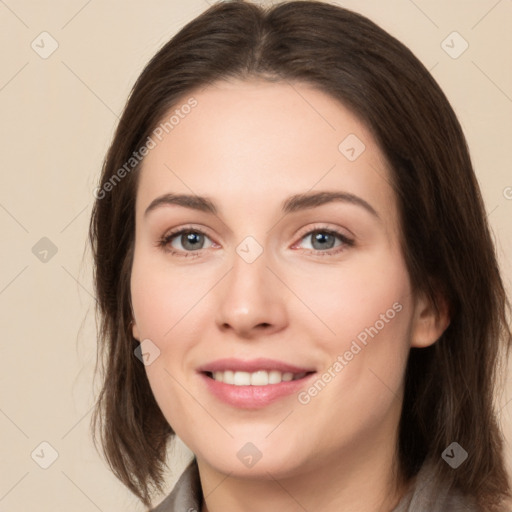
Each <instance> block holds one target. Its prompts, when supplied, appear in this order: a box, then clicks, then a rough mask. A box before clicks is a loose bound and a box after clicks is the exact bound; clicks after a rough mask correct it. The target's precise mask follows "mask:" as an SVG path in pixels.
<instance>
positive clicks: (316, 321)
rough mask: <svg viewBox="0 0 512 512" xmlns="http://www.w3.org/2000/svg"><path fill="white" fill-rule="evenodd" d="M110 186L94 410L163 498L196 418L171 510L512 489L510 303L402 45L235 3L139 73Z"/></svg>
mask: <svg viewBox="0 0 512 512" xmlns="http://www.w3.org/2000/svg"><path fill="white" fill-rule="evenodd" d="M95 195H96V203H95V206H94V211H93V216H92V219H91V227H90V239H91V243H92V247H93V252H94V261H95V283H96V291H97V297H98V303H99V312H100V318H101V330H100V341H101V346H102V348H103V350H104V356H105V372H104V385H103V388H102V391H101V395H100V397H99V399H98V404H97V409H96V414H95V422H96V424H98V425H99V427H100V435H101V440H102V444H103V448H104V452H105V454H106V457H107V460H108V462H109V464H110V465H111V467H112V469H113V471H114V472H115V474H116V475H117V476H118V477H119V478H120V479H121V481H123V483H125V484H126V485H127V486H128V487H129V488H130V489H131V490H132V491H133V492H134V493H135V494H136V495H137V496H138V497H139V498H140V499H141V500H142V502H143V503H144V504H145V505H146V506H148V507H151V502H152V499H151V498H152V492H153V490H155V489H156V490H161V488H162V484H163V481H162V480H163V471H164V468H165V461H166V448H167V443H168V441H169V440H171V439H172V437H173V436H174V434H176V435H178V436H179V437H180V438H181V439H182V440H183V441H184V442H185V444H186V445H187V446H188V447H189V448H190V449H191V450H192V452H193V453H194V460H193V461H192V462H191V463H190V465H189V467H188V468H187V470H186V471H185V473H184V474H183V475H182V477H181V479H180V481H179V482H178V484H177V485H176V487H175V488H174V490H173V492H172V493H171V494H170V495H169V496H168V497H167V499H166V500H164V502H162V503H161V504H160V505H159V506H158V507H157V508H156V509H155V510H156V511H158V512H163V511H173V510H180V511H181V510H198V511H199V510H201V511H203V512H204V511H209V512H216V511H221V510H222V511H224V512H225V511H230V510H254V511H257V510H290V511H292V510H293V511H295V510H309V511H312V510H324V511H331V510H332V511H334V510H336V511H339V510H357V511H376V510H379V511H394V512H404V511H415V512H416V511H429V512H430V511H433V510H436V511H444V510H450V511H454V510H473V511H476V510H482V511H489V512H491V511H498V510H504V506H505V503H506V500H507V499H508V498H510V497H511V489H510V482H509V480H508V477H507V474H506V470H505V466H504V460H503V439H502V435H501V432H500V430H499V425H498V421H497V415H496V411H495V409H494V407H493V397H494V392H495V386H496V380H497V376H498V372H499V370H500V366H499V363H500V362H503V361H504V360H505V359H504V356H505V355H506V354H507V352H508V348H509V347H510V344H511V332H510V329H509V327H508V325H507V322H506V312H507V308H508V302H507V298H506V295H505V292H504V289H503V285H502V280H501V278H500V273H499V269H498V265H497V262H496V258H495V254H494V249H493V245H492V241H491V238H490V235H489V229H488V226H487V222H486V215H485V210H484V206H483V202H482V198H481V195H480V192H479V188H478V184H477V181H476V178H475V175H474V172H473V170H472V166H471V162H470V158H469V155H468V150H467V148H466V143H465V139H464V135H463V133H462V131H461V128H460V125H459V123H458V121H457V119H456V117H455V115H454V113H453V110H452V109H451V107H450V105H449V103H448V101H447V99H446V98H445V96H444V94H443V93H442V92H441V90H440V89H439V87H438V85H437V84H436V83H435V81H434V80H433V78H432V77H431V76H430V74H429V73H428V72H427V71H426V69H425V68H424V67H423V65H422V64H421V63H420V62H419V61H418V60H417V59H416V58H415V57H414V56H413V55H412V54H411V52H410V51H409V50H408V49H407V48H405V47H404V46H403V45H402V44H401V43H399V42H398V41H397V40H395V39H394V38H393V37H391V36H390V35H389V34H387V33H386V32H384V31H383V30H382V29H380V28H379V27H377V26H376V25H375V24H374V23H372V22H371V21H369V20H368V19H366V18H364V17H362V16H360V15H358V14H355V13H353V12H350V11H347V10H345V9H342V8H340V7H337V6H333V5H328V4H326V3H322V2H307V1H306V2H286V3H283V4H280V5H277V6H275V7H272V8H269V9H263V8H262V7H260V6H257V5H254V4H251V3H249V2H243V1H241V2H231V3H222V4H218V5H215V6H213V7H211V8H210V9H208V10H207V11H206V12H205V13H203V14H202V15H200V16H199V17H198V18H196V19H195V20H193V21H192V22H190V23H189V24H188V25H187V26H186V27H185V28H183V29H182V30H181V31H180V32H179V33H178V34H177V35H176V36H175V37H173V38H172V40H171V41H170V42H169V43H167V44H166V45H165V46H164V47H163V48H162V49H161V50H160V51H159V52H158V53H157V55H156V56H155V57H154V58H153V59H152V60H151V62H150V63H149V64H148V65H147V66H146V68H145V69H144V71H143V73H142V74H141V76H140V77H139V79H138V80H137V82H136V84H135V86H134V88H133V91H132V93H131V96H130V99H129V101H128V103H127V105H126V108H125V110H124V113H123V115H122V118H121V121H120V124H119V127H118V130H117V132H116V135H115V137H114V141H113V143H112V146H111V148H110V150H109V152H108V155H107V157H106V160H105V164H104V168H103V173H102V176H101V180H100V184H99V186H98V188H97V190H96V193H95ZM501 356H503V357H501Z"/></svg>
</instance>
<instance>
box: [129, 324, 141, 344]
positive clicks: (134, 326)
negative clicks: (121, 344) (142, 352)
mask: <svg viewBox="0 0 512 512" xmlns="http://www.w3.org/2000/svg"><path fill="white" fill-rule="evenodd" d="M131 326H132V336H133V337H134V338H135V339H136V340H137V341H140V333H139V328H138V327H137V324H136V323H135V322H134V321H132V322H131Z"/></svg>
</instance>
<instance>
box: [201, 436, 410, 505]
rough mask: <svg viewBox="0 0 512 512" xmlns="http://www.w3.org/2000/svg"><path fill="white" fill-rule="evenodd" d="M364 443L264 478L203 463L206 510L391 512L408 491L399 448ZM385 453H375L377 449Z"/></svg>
mask: <svg viewBox="0 0 512 512" xmlns="http://www.w3.org/2000/svg"><path fill="white" fill-rule="evenodd" d="M389 445H392V443H388V445H387V446H386V444H385V443H384V446H383V443H382V442H381V440H380V441H376V442H374V443H368V442H367V443H365V446H362V447H360V448H359V449H356V450H353V451H352V453H347V452H345V453H336V454H334V455H333V456H331V457H327V458H326V457H322V459H321V460H317V461H316V464H315V463H313V464H311V465H310V466H309V467H307V468H304V467H302V468H301V471H300V472H299V471H297V472H292V473H290V474H288V475H286V476H280V475H278V474H274V475H273V474H271V472H270V471H269V472H266V476H262V477H261V478H259V479H247V478H237V477H236V476H234V475H231V476H226V475H224V474H222V473H220V472H217V471H215V470H214V468H212V467H211V466H209V465H208V464H206V463H205V461H201V460H199V459H198V467H199V473H200V477H201V485H202V488H203V495H204V496H205V501H204V502H203V508H202V512H237V511H239V510H244V511H246V512H261V511H266V510H279V511H281V512H297V511H299V510H300V511H302V510H304V511H306V510H322V512H339V511H340V510H350V511H351V512H390V511H392V510H393V508H395V507H396V505H397V504H398V502H399V501H400V499H401V498H402V496H403V495H404V494H405V492H406V490H407V486H406V483H405V482H404V480H403V478H402V477H401V475H400V474H399V472H398V470H397V468H396V467H397V462H396V461H397V459H396V450H395V448H396V444H395V446H391V447H390V446H389ZM379 449H380V450H382V453H376V452H375V450H379Z"/></svg>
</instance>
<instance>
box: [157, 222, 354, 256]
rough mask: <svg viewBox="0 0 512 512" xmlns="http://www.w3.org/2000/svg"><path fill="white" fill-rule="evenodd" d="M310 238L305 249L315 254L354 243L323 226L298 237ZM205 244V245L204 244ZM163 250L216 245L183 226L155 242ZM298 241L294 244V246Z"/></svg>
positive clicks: (195, 250)
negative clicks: (308, 244) (308, 245)
mask: <svg viewBox="0 0 512 512" xmlns="http://www.w3.org/2000/svg"><path fill="white" fill-rule="evenodd" d="M308 239H309V240H310V247H306V248H305V249H306V250H307V251H308V252H312V253H313V254H315V255H320V256H329V255H330V256H333V255H335V254H338V253H339V252H341V251H343V250H345V249H346V248H347V247H352V246H353V245H354V240H351V239H350V238H348V237H346V236H345V235H344V234H342V233H340V232H338V231H336V230H333V229H325V228H316V229H313V230H311V231H309V232H307V233H306V234H305V235H303V236H302V237H301V238H300V242H302V241H304V240H308ZM205 244H206V245H205ZM157 245H158V246H159V247H161V248H162V249H163V250H164V251H166V252H168V253H170V254H173V255H176V256H183V257H191V256H192V257H195V256H199V255H200V254H201V251H202V250H203V249H208V248H210V247H213V246H217V247H218V245H217V244H215V243H214V242H212V240H211V239H210V238H209V237H208V236H207V234H206V233H204V232H203V231H202V230H201V229H197V228H194V229H192V228H190V227H185V228H181V229H179V230H178V231H173V232H171V233H168V234H166V235H164V236H163V237H162V238H161V239H160V240H159V241H158V244H157ZM297 245H300V243H297V244H294V246H293V247H294V248H295V247H296V246H297Z"/></svg>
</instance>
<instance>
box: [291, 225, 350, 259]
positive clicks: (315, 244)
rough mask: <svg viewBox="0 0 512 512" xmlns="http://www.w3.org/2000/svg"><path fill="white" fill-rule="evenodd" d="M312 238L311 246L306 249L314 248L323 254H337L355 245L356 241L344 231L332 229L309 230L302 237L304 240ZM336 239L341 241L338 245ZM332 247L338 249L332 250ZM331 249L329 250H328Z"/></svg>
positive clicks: (316, 251) (313, 249)
mask: <svg viewBox="0 0 512 512" xmlns="http://www.w3.org/2000/svg"><path fill="white" fill-rule="evenodd" d="M308 239H309V240H311V243H310V246H311V247H306V249H308V251H309V250H312V251H314V252H315V253H321V255H322V256H324V253H325V254H331V255H332V254H337V253H338V252H340V251H341V250H343V249H345V248H346V247H351V246H353V245H354V241H353V240H351V239H349V238H347V237H346V236H345V235H343V234H342V233H339V232H338V231H335V230H332V229H322V228H319V229H315V230H313V231H309V232H308V233H306V235H305V236H303V237H302V238H301V241H302V240H308ZM336 240H338V241H339V243H338V244H337V245H336ZM331 249H336V250H335V251H332V250H331ZM327 251H329V252H327Z"/></svg>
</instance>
